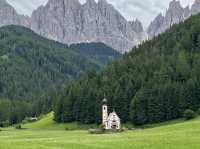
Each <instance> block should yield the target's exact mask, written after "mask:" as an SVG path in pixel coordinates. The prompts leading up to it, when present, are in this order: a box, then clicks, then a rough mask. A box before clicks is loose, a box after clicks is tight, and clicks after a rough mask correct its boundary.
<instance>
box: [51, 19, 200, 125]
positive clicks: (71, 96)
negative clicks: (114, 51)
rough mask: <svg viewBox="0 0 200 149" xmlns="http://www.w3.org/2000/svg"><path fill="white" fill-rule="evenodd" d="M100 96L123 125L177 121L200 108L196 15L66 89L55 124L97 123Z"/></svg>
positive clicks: (199, 31)
mask: <svg viewBox="0 0 200 149" xmlns="http://www.w3.org/2000/svg"><path fill="white" fill-rule="evenodd" d="M104 93H105V94H106V97H107V99H108V105H109V109H110V110H112V109H113V108H115V110H116V112H117V113H118V114H119V116H120V118H121V120H122V122H127V121H132V122H133V123H134V124H136V125H141V124H146V123H155V122H161V121H166V120H171V119H176V118H180V117H182V115H183V111H184V110H186V109H192V110H198V109H199V108H200V15H197V16H193V17H191V18H190V19H189V20H187V21H185V22H184V23H181V24H180V25H174V26H173V27H172V28H171V29H170V30H168V31H167V32H166V33H164V34H162V35H159V36H158V37H156V38H154V39H152V40H151V41H147V42H145V43H143V44H142V45H140V46H139V47H137V48H133V50H132V52H130V53H129V54H126V55H124V57H123V58H122V59H120V60H117V61H115V62H113V63H112V64H110V65H108V66H107V67H106V69H105V70H104V71H103V72H101V73H95V72H94V73H89V74H88V76H87V77H85V78H83V79H82V80H80V81H79V82H76V83H74V84H72V85H70V86H68V87H67V88H66V90H65V94H64V95H63V96H61V97H60V98H59V100H57V103H56V105H55V108H54V111H55V120H56V121H58V122H71V121H79V122H82V123H99V122H100V121H101V109H100V108H101V101H102V99H103V95H104Z"/></svg>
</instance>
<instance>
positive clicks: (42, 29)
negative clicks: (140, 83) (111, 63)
mask: <svg viewBox="0 0 200 149" xmlns="http://www.w3.org/2000/svg"><path fill="white" fill-rule="evenodd" d="M31 29H32V30H34V31H35V32H37V33H38V34H40V35H42V36H44V37H47V38H49V39H54V40H56V41H60V42H62V43H67V44H72V43H80V42H103V43H105V44H107V45H109V46H111V47H113V48H114V49H116V50H117V51H119V52H122V53H124V52H126V51H129V50H130V49H131V48H132V47H133V46H134V45H137V44H138V43H140V42H141V41H142V40H143V38H144V36H145V34H144V30H143V27H142V24H141V23H140V22H139V21H138V20H136V22H132V23H129V22H128V21H127V20H126V19H125V18H124V17H123V16H122V15H121V14H120V13H119V12H118V11H117V10H116V9H115V8H114V7H113V6H112V5H111V4H109V3H107V1H106V0H99V1H98V3H96V2H95V0H87V1H86V3H85V4H83V5H82V4H80V2H79V0H49V2H48V3H47V4H46V5H45V6H41V7H39V8H38V9H37V10H35V11H34V12H33V14H32V17H31Z"/></svg>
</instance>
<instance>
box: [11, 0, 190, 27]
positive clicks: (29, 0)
mask: <svg viewBox="0 0 200 149" xmlns="http://www.w3.org/2000/svg"><path fill="white" fill-rule="evenodd" d="M7 1H8V2H9V3H10V4H11V5H12V6H14V7H15V8H16V10H17V11H18V12H19V13H21V14H26V15H29V16H30V15H31V13H32V11H33V10H34V9H36V8H37V7H39V6H40V5H45V3H46V2H47V1H48V0H7ZM80 1H81V3H84V2H85V1H86V0H80ZM96 1H97V0H96ZM107 1H108V2H109V3H111V4H113V5H114V7H115V8H117V9H118V10H119V11H120V12H121V13H122V15H123V16H124V17H125V18H126V19H128V20H133V19H136V18H138V19H139V20H141V21H142V22H143V24H144V26H147V25H148V24H149V23H150V21H152V20H153V18H154V17H155V16H156V15H157V14H158V13H160V12H165V10H166V9H167V7H168V5H169V2H170V1H171V0H107ZM180 1H181V4H182V5H183V6H186V5H188V4H191V3H193V1H194V0H180Z"/></svg>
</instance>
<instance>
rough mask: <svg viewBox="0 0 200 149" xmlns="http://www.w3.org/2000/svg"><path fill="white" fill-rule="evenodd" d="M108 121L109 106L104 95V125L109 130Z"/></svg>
mask: <svg viewBox="0 0 200 149" xmlns="http://www.w3.org/2000/svg"><path fill="white" fill-rule="evenodd" d="M107 120H108V106H107V99H106V97H105V95H104V99H103V100H102V124H103V125H104V126H105V128H107Z"/></svg>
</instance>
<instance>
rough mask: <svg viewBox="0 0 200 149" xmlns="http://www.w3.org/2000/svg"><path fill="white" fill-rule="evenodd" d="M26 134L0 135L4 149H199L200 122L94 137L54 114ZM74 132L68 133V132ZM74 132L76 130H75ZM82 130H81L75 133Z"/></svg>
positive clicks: (5, 132) (7, 132)
mask: <svg viewBox="0 0 200 149" xmlns="http://www.w3.org/2000/svg"><path fill="white" fill-rule="evenodd" d="M22 127H23V128H26V129H22V130H16V129H14V128H6V129H3V130H2V131H0V149H199V148H200V141H199V140H200V118H196V119H194V120H191V121H181V120H180V121H173V122H169V123H164V124H161V125H158V126H155V127H153V128H146V129H136V130H132V131H125V132H123V133H119V134H104V135H91V134H89V133H88V131H86V130H84V129H87V128H88V127H95V126H92V125H91V126H88V125H85V126H84V125H78V124H76V123H71V124H56V123H55V122H53V121H52V113H51V114H49V115H47V116H45V117H44V118H42V119H41V120H39V121H37V122H34V123H29V124H25V125H23V126H22ZM66 128H67V129H71V130H68V131H66V130H65V129H66ZM73 129H74V130H73ZM75 129H79V130H75Z"/></svg>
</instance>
